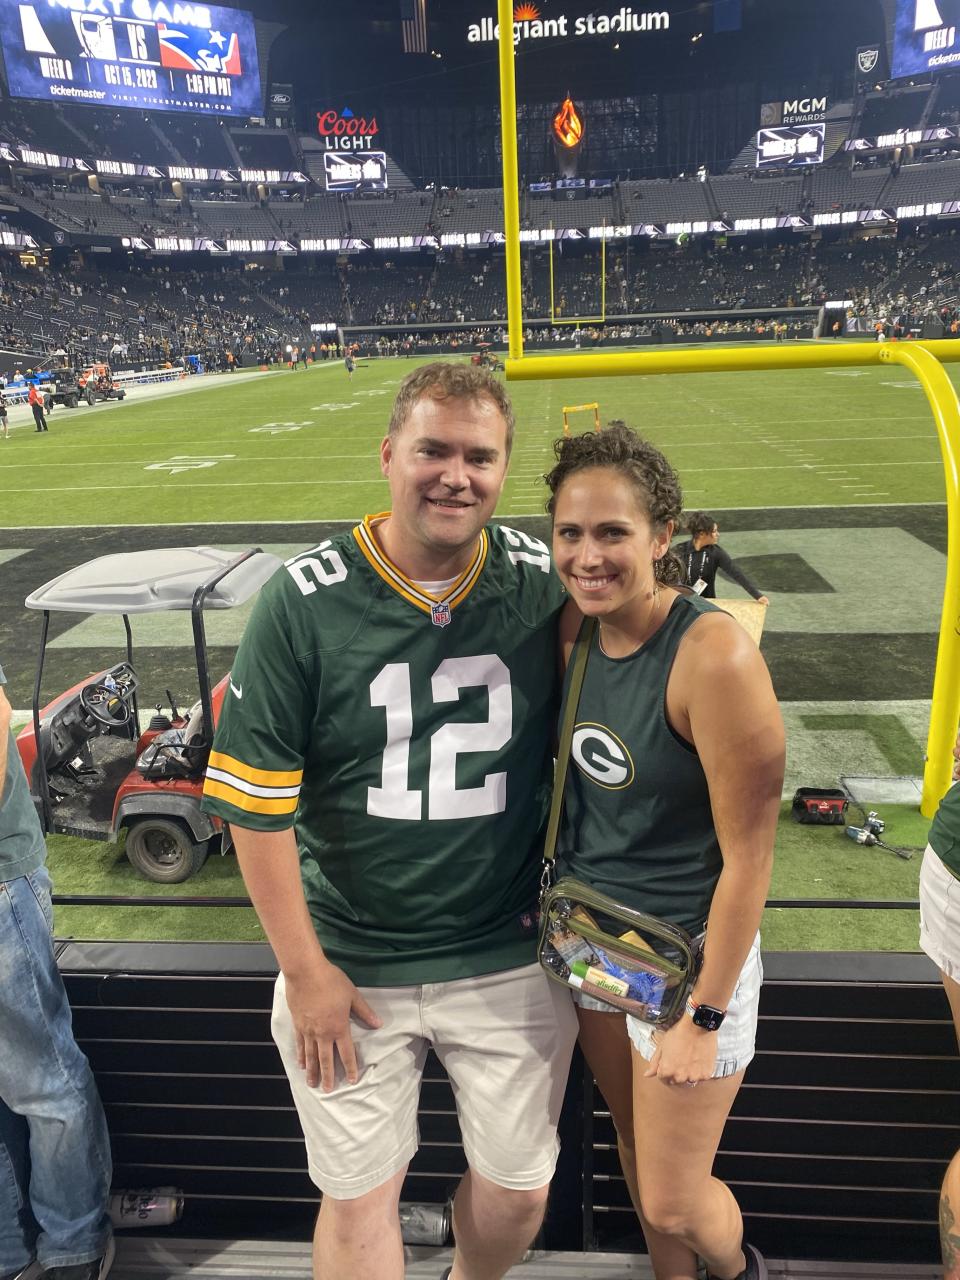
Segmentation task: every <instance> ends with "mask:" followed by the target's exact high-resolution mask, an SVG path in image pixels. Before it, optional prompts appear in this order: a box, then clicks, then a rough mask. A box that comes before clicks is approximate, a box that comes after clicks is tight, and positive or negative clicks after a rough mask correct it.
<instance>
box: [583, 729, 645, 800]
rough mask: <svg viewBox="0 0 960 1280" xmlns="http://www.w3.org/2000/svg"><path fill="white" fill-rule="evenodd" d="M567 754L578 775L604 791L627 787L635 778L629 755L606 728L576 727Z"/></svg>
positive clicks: (614, 735) (615, 736)
mask: <svg viewBox="0 0 960 1280" xmlns="http://www.w3.org/2000/svg"><path fill="white" fill-rule="evenodd" d="M570 754H571V755H572V756H573V758H574V760H576V762H577V765H578V767H579V769H580V771H581V773H585V774H586V775H587V777H588V778H589V779H590V780H591V782H595V783H596V784H597V786H598V787H604V788H605V789H606V790H607V791H621V790H622V789H623V788H624V787H629V785H630V783H631V782H632V781H633V779H634V777H635V776H636V770H635V769H634V767H633V760H632V759H631V757H630V752H629V751H628V750H627V748H626V746H625V745H624V744H623V743H622V742H621V741H620V739H619V738H618V737H617V735H616V734H615V733H614V732H613V731H612V730H610V729H608V728H606V726H605V725H602V724H592V723H591V722H590V721H585V722H583V723H581V724H578V725H577V726H576V728H575V729H574V731H573V741H572V743H571V745H570Z"/></svg>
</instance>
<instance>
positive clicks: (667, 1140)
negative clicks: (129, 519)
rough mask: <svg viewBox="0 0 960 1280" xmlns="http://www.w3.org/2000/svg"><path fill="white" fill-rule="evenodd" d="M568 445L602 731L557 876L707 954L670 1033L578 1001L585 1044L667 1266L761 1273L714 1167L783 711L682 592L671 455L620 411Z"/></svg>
mask: <svg viewBox="0 0 960 1280" xmlns="http://www.w3.org/2000/svg"><path fill="white" fill-rule="evenodd" d="M556 454H557V463H556V466H555V467H554V469H553V471H552V472H551V473H550V475H549V476H548V477H547V483H548V485H549V487H550V491H551V498H550V502H549V504H548V508H549V510H550V513H551V515H552V517H553V558H554V563H555V565H556V568H557V573H558V575H559V577H560V580H561V582H562V583H563V584H564V586H565V587H566V588H567V591H568V592H569V593H570V597H571V600H572V602H573V604H574V605H576V606H577V608H578V609H579V610H580V611H581V613H582V615H584V618H585V619H586V621H587V623H588V624H589V629H586V628H585V627H583V626H582V623H583V622H584V618H582V617H581V616H580V614H577V613H565V614H564V617H563V619H562V621H561V633H560V638H561V649H562V653H563V656H564V657H567V658H569V654H570V652H571V649H572V646H573V642H574V639H575V637H576V636H577V635H578V634H580V635H581V636H582V638H583V641H584V643H587V644H588V645H589V650H588V659H589V661H588V664H587V668H586V672H585V677H584V681H583V688H582V691H581V694H580V700H579V709H578V712H577V720H578V723H579V724H585V725H587V726H592V729H588V731H587V737H585V738H584V739H583V741H582V742H581V744H580V746H578V747H575V748H574V749H573V751H572V753H571V759H570V762H569V769H568V772H567V778H566V785H565V789H564V814H563V821H562V823H561V826H560V832H559V837H558V840H557V873H558V875H571V876H575V877H577V878H578V879H580V880H582V881H585V882H586V883H587V884H590V885H592V886H593V887H595V888H596V889H598V890H600V891H601V892H604V893H607V894H610V895H611V896H612V897H614V898H616V899H617V900H618V901H620V902H622V903H624V904H626V905H628V906H630V907H633V908H635V909H636V910H638V911H642V912H646V913H648V914H650V915H653V916H656V917H658V918H660V919H662V920H664V921H670V922H672V923H673V924H675V925H678V926H680V927H682V928H684V929H686V930H687V932H688V933H689V934H690V935H691V937H692V938H694V939H695V945H696V946H697V947H698V948H699V949H700V953H701V957H702V961H701V964H700V967H699V970H698V973H697V977H696V982H695V985H694V987H693V991H692V994H691V997H690V999H689V1000H688V1001H687V1005H686V1010H685V1012H684V1013H682V1014H681V1015H680V1017H679V1019H678V1020H677V1021H676V1022H674V1023H673V1024H672V1025H671V1026H670V1027H669V1028H666V1029H664V1028H661V1029H659V1030H654V1028H653V1027H652V1026H651V1025H650V1024H649V1023H646V1022H642V1021H640V1020H638V1019H636V1018H634V1017H632V1016H629V1015H628V1016H624V1014H623V1013H621V1012H620V1011H619V1010H616V1009H613V1008H611V1007H610V1006H605V1005H602V1006H599V1007H598V1005H597V1002H595V1001H592V1000H590V998H589V997H584V996H583V994H582V993H580V992H577V993H574V999H575V1001H576V1003H577V1004H578V1006H579V1007H578V1016H579V1020H580V1044H581V1047H582V1049H583V1052H584V1055H585V1057H586V1059H587V1061H588V1063H589V1064H590V1067H591V1069H592V1070H593V1073H594V1075H595V1077H596V1079H597V1083H598V1084H599V1086H600V1089H601V1092H602V1093H603V1096H604V1098H605V1100H606V1102H607V1105H608V1107H609V1110H610V1113H611V1116H612V1118H613V1121H614V1124H615V1126H616V1130H617V1136H618V1143H619V1147H620V1153H621V1164H622V1167H623V1172H624V1176H625V1178H626V1181H627V1186H628V1189H629V1191H630V1195H631V1199H632V1200H633V1204H634V1207H635V1208H636V1211H637V1214H638V1216H639V1217H640V1220H641V1223H642V1225H643V1230H644V1235H645V1238H646V1242H647V1248H648V1250H649V1253H650V1256H651V1262H652V1264H653V1272H654V1275H655V1276H656V1277H657V1278H658V1280H667V1277H669V1278H670V1280H680V1278H681V1277H689V1280H695V1277H696V1276H697V1274H698V1271H697V1259H698V1257H699V1258H702V1259H703V1261H704V1262H705V1263H706V1266H707V1271H708V1274H709V1275H710V1276H712V1277H718V1276H722V1277H725V1278H726V1280H733V1277H737V1280H766V1276H767V1268H766V1265H765V1263H764V1260H763V1258H762V1257H761V1255H760V1254H759V1252H758V1251H757V1250H756V1249H755V1248H753V1247H752V1246H751V1245H749V1244H747V1243H745V1242H744V1240H743V1220H742V1218H741V1214H740V1210H739V1208H738V1206H737V1203H736V1201H735V1200H734V1198H733V1195H732V1194H731V1192H730V1189H729V1188H728V1187H727V1186H725V1185H724V1184H723V1183H722V1182H720V1181H719V1180H718V1179H717V1178H715V1177H714V1176H713V1172H712V1170H713V1163H714V1158H715V1155H716V1151H717V1147H718V1144H719V1142H720V1136H721V1133H722V1131H723V1126H724V1124H725V1122H726V1118H727V1115H728V1113H729V1110H730V1107H731V1105H732V1104H733V1101H734V1098H735V1097H736V1095H737V1092H738V1090H739V1088H740V1085H741V1083H742V1081H743V1073H744V1071H745V1069H746V1067H747V1065H748V1064H749V1062H750V1061H751V1059H752V1058H753V1055H754V1039H755V1036H756V1026H757V1011H758V1006H759V999H760V987H761V984H762V981H763V966H762V964H761V962H760V935H759V933H758V928H759V924H760V917H761V915H762V913H763V907H764V902H765V900H766V894H767V888H768V885H769V881H770V870H771V866H772V860H773V844H774V838H775V836H776V828H777V818H778V815H779V810H780V795H781V787H782V785H783V766H784V734H783V724H782V721H781V718H780V712H779V709H778V707H777V702H776V697H775V695H774V692H773V688H772V685H771V682H770V675H769V673H768V671H767V669H766V666H765V665H764V662H763V659H762V658H761V656H760V653H759V650H758V649H757V646H756V645H755V644H754V642H753V641H752V640H751V639H750V637H749V636H747V635H746V633H745V632H744V631H743V630H742V628H741V627H739V626H738V625H737V624H736V623H735V622H734V621H733V619H732V618H730V617H729V616H728V615H726V614H724V613H723V611H722V610H720V609H718V608H717V607H716V606H714V605H711V604H709V603H708V602H706V601H705V600H702V599H698V598H697V596H695V595H693V594H692V593H690V592H685V591H683V590H682V589H678V587H677V586H676V585H675V584H676V583H677V579H678V577H679V566H678V565H677V563H676V561H675V560H674V559H673V557H671V556H670V554H669V549H670V535H671V533H672V531H673V527H674V522H675V521H676V520H677V519H678V518H679V515H680V505H681V502H682V497H681V493H680V485H679V481H678V480H677V477H676V474H675V473H674V471H673V470H672V468H671V467H670V465H669V463H668V462H667V460H666V458H665V457H664V456H663V455H662V454H661V453H660V452H659V451H658V450H657V449H655V448H654V447H653V446H652V445H650V444H648V443H647V442H646V441H644V440H641V439H640V437H639V436H637V435H636V434H635V433H634V432H633V431H631V430H629V429H628V428H627V427H625V426H624V425H623V424H622V423H617V424H611V426H609V427H608V428H607V429H606V430H605V431H602V432H600V433H599V434H597V433H595V432H592V431H591V432H588V433H586V434H584V435H581V436H574V437H566V438H564V439H561V440H559V441H558V442H557V444H556ZM578 736H579V735H578ZM626 764H629V768H627V767H625V765H626ZM615 773H616V775H617V776H615ZM598 784H599V785H598ZM585 1000H586V1003H584V1001H585ZM694 1091H696V1092H694Z"/></svg>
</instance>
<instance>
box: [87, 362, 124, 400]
mask: <svg viewBox="0 0 960 1280" xmlns="http://www.w3.org/2000/svg"><path fill="white" fill-rule="evenodd" d="M77 386H78V387H79V389H80V395H81V396H82V397H83V399H84V400H86V402H87V404H91V405H92V404H96V402H97V401H98V400H122V399H123V398H124V396H125V395H126V394H127V393H126V391H125V390H124V389H123V387H118V386H117V384H116V383H115V382H114V380H113V374H112V373H111V371H110V366H109V365H108V364H92V365H89V366H88V367H87V368H86V369H83V370H81V372H80V374H79V376H78V378H77Z"/></svg>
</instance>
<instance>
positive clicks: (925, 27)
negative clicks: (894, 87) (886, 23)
mask: <svg viewBox="0 0 960 1280" xmlns="http://www.w3.org/2000/svg"><path fill="white" fill-rule="evenodd" d="M957 67H960V0H897V12H896V19H895V24H894V29H893V58H892V59H891V66H890V74H891V76H892V77H893V78H894V79H895V80H897V79H900V78H901V77H902V76H915V75H926V74H928V73H936V72H938V71H953V70H956V69H957Z"/></svg>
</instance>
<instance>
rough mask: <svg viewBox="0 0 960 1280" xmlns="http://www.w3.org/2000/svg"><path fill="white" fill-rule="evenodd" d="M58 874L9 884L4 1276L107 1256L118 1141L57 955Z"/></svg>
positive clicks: (5, 917) (3, 964) (2, 1030)
mask: <svg viewBox="0 0 960 1280" xmlns="http://www.w3.org/2000/svg"><path fill="white" fill-rule="evenodd" d="M52 927H53V911H52V907H51V904H50V878H49V876H48V875H47V872H46V869H45V868H43V867H41V868H40V869H39V870H37V871H33V872H31V873H30V874H29V875H26V876H20V877H19V878H18V879H16V880H9V881H7V882H5V883H0V1275H6V1273H7V1272H9V1271H17V1270H19V1269H20V1268H21V1267H25V1266H26V1265H27V1264H28V1263H29V1262H30V1261H32V1259H33V1258H37V1259H38V1260H39V1262H40V1263H41V1264H42V1265H43V1266H45V1267H55V1266H70V1265H73V1264H76V1263H80V1262H91V1261H92V1260H93V1259H94V1258H99V1257H100V1255H101V1254H102V1253H103V1252H104V1250H105V1249H106V1246H107V1241H108V1240H109V1238H110V1220H109V1218H108V1217H107V1212H106V1209H107V1198H108V1195H109V1190H110V1177H111V1162H110V1140H109V1136H108V1134H107V1124H106V1120H105V1118H104V1114H103V1107H102V1106H101V1104H100V1098H99V1096H98V1094H97V1088H96V1085H95V1084H94V1080H93V1074H92V1072H91V1070H90V1066H89V1063H88V1062H87V1060H86V1058H85V1057H84V1056H83V1054H82V1053H81V1052H80V1050H79V1049H78V1047H77V1043H76V1041H75V1040H74V1038H73V1030H72V1027H71V1020H70V1006H69V1005H68V1003H67V993H66V991H65V990H64V987H63V981H62V979H61V977H60V973H59V970H58V969H57V962H56V959H55V958H54V952H53V934H52Z"/></svg>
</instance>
